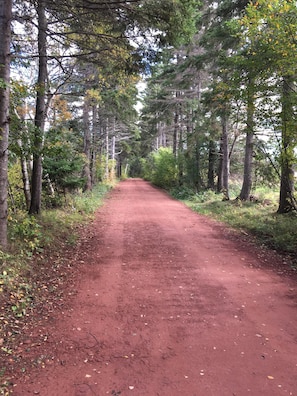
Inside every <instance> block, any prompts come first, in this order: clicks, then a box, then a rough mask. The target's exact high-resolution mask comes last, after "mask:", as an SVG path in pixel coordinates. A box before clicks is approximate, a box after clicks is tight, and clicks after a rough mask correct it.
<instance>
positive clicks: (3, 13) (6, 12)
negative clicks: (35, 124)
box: [0, 0, 12, 250]
mask: <svg viewBox="0 0 297 396" xmlns="http://www.w3.org/2000/svg"><path fill="white" fill-rule="evenodd" d="M11 18H12V1H11V0H4V1H1V2H0V249H2V250H5V249H6V248H7V211H8V207H7V194H8V136H9V100H10V93H9V82H10V40H11Z"/></svg>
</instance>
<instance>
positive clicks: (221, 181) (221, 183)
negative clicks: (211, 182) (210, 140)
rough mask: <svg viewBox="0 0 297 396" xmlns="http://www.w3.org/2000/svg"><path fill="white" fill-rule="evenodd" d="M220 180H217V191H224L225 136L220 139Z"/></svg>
mask: <svg viewBox="0 0 297 396" xmlns="http://www.w3.org/2000/svg"><path fill="white" fill-rule="evenodd" d="M217 172H218V181H217V192H218V193H220V192H222V191H223V137H222V136H221V139H220V151H219V162H218V171H217Z"/></svg>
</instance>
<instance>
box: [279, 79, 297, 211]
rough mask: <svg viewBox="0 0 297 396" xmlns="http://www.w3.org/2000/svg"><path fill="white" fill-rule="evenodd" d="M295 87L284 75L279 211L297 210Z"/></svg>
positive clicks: (291, 80)
mask: <svg viewBox="0 0 297 396" xmlns="http://www.w3.org/2000/svg"><path fill="white" fill-rule="evenodd" d="M294 93H295V87H294V83H293V78H292V77H284V80H283V93H282V95H283V97H282V151H281V185H280V197H279V207H278V210H277V213H280V214H282V213H288V212H291V211H292V210H297V205H296V199H295V198H294V170H293V165H294V149H295V141H296V137H295V134H296V131H295V128H294V127H295V125H294V122H293V119H294V109H293V95H294Z"/></svg>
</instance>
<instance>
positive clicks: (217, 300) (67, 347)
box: [14, 179, 297, 396]
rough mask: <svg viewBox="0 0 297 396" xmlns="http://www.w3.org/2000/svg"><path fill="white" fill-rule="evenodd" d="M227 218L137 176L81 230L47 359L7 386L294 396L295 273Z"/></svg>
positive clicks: (20, 391) (59, 394)
mask: <svg viewBox="0 0 297 396" xmlns="http://www.w3.org/2000/svg"><path fill="white" fill-rule="evenodd" d="M249 249H250V247H249V246H245V245H244V244H243V243H240V242H239V241H238V240H237V239H236V238H233V237H232V236H231V235H229V234H228V232H227V231H226V229H225V228H224V227H223V226H222V225H220V224H218V223H216V222H214V221H211V220H208V219H207V218H205V217H203V216H200V215H197V214H195V213H193V212H191V211H190V210H189V209H188V208H186V207H185V206H184V205H183V204H181V203H179V202H177V201H175V200H173V199H171V198H170V197H168V195H167V194H165V193H163V192H162V191H160V190H158V189H155V188H153V187H152V186H151V185H150V184H149V183H147V182H145V181H142V180H140V179H135V180H127V181H124V182H121V183H120V184H119V185H118V186H117V187H116V188H115V189H114V190H113V192H112V193H111V195H110V198H109V199H108V200H107V202H106V204H105V205H104V206H103V208H101V209H100V210H99V211H98V213H97V216H96V220H95V222H94V224H93V225H92V226H91V227H90V229H89V234H88V238H87V239H86V240H85V241H82V243H81V246H80V251H79V254H78V257H77V260H79V261H83V262H84V264H83V265H82V273H81V279H80V282H79V292H78V295H77V296H76V297H75V299H73V302H72V303H71V309H70V310H69V311H68V312H64V315H60V317H59V318H58V319H59V320H56V322H55V325H54V326H53V327H52V328H49V329H47V331H48V334H49V339H48V345H49V350H50V351H51V352H52V354H53V359H52V363H51V364H48V365H46V366H45V368H44V369H42V370H39V371H38V370H37V371H36V372H32V373H31V375H29V376H28V378H27V380H26V381H25V382H23V383H18V384H17V386H16V387H15V391H14V395H34V394H38V395H41V396H94V395H96V396H103V395H113V396H119V395H121V396H126V395H131V396H133V395H135V396H278V395H279V396H282V395H283V396H287V395H297V343H296V340H297V294H296V283H295V282H293V281H292V280H290V279H288V278H287V277H281V276H280V275H278V274H276V273H274V272H273V271H271V270H268V269H265V267H261V266H259V263H260V258H259V257H258V256H257V254H256V252H253V251H249Z"/></svg>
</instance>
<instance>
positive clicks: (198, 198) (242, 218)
mask: <svg viewBox="0 0 297 396" xmlns="http://www.w3.org/2000/svg"><path fill="white" fill-rule="evenodd" d="M230 190H231V191H234V192H235V193H234V194H233V196H232V198H231V199H230V200H229V201H224V200H223V195H222V194H216V193H215V192H214V191H210V190H206V191H202V192H199V193H195V192H194V191H193V190H191V189H188V188H186V189H179V190H173V191H172V192H171V193H172V195H173V196H174V197H175V198H177V199H180V200H182V201H183V202H184V203H185V204H186V205H187V206H189V207H190V208H191V209H193V210H194V211H196V212H198V213H201V214H204V215H207V216H210V217H213V218H215V219H217V220H220V221H223V222H225V223H226V224H229V225H230V226H231V227H233V228H237V229H240V230H243V231H246V232H247V233H250V234H252V235H254V236H255V237H256V238H257V240H258V241H259V242H260V243H262V244H264V245H266V246H267V247H270V248H272V249H274V250H277V251H279V252H280V253H284V254H288V255H290V256H291V257H292V258H293V261H294V262H295V265H297V254H296V252H297V233H296V229H297V214H296V213H295V212H292V213H288V214H282V215H280V214H277V213H276V212H277V208H278V192H277V191H273V190H271V189H268V188H265V187H259V188H257V189H256V190H255V191H253V201H247V202H243V201H239V200H237V199H236V193H237V190H238V189H237V188H236V186H234V187H233V188H231V189H230Z"/></svg>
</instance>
